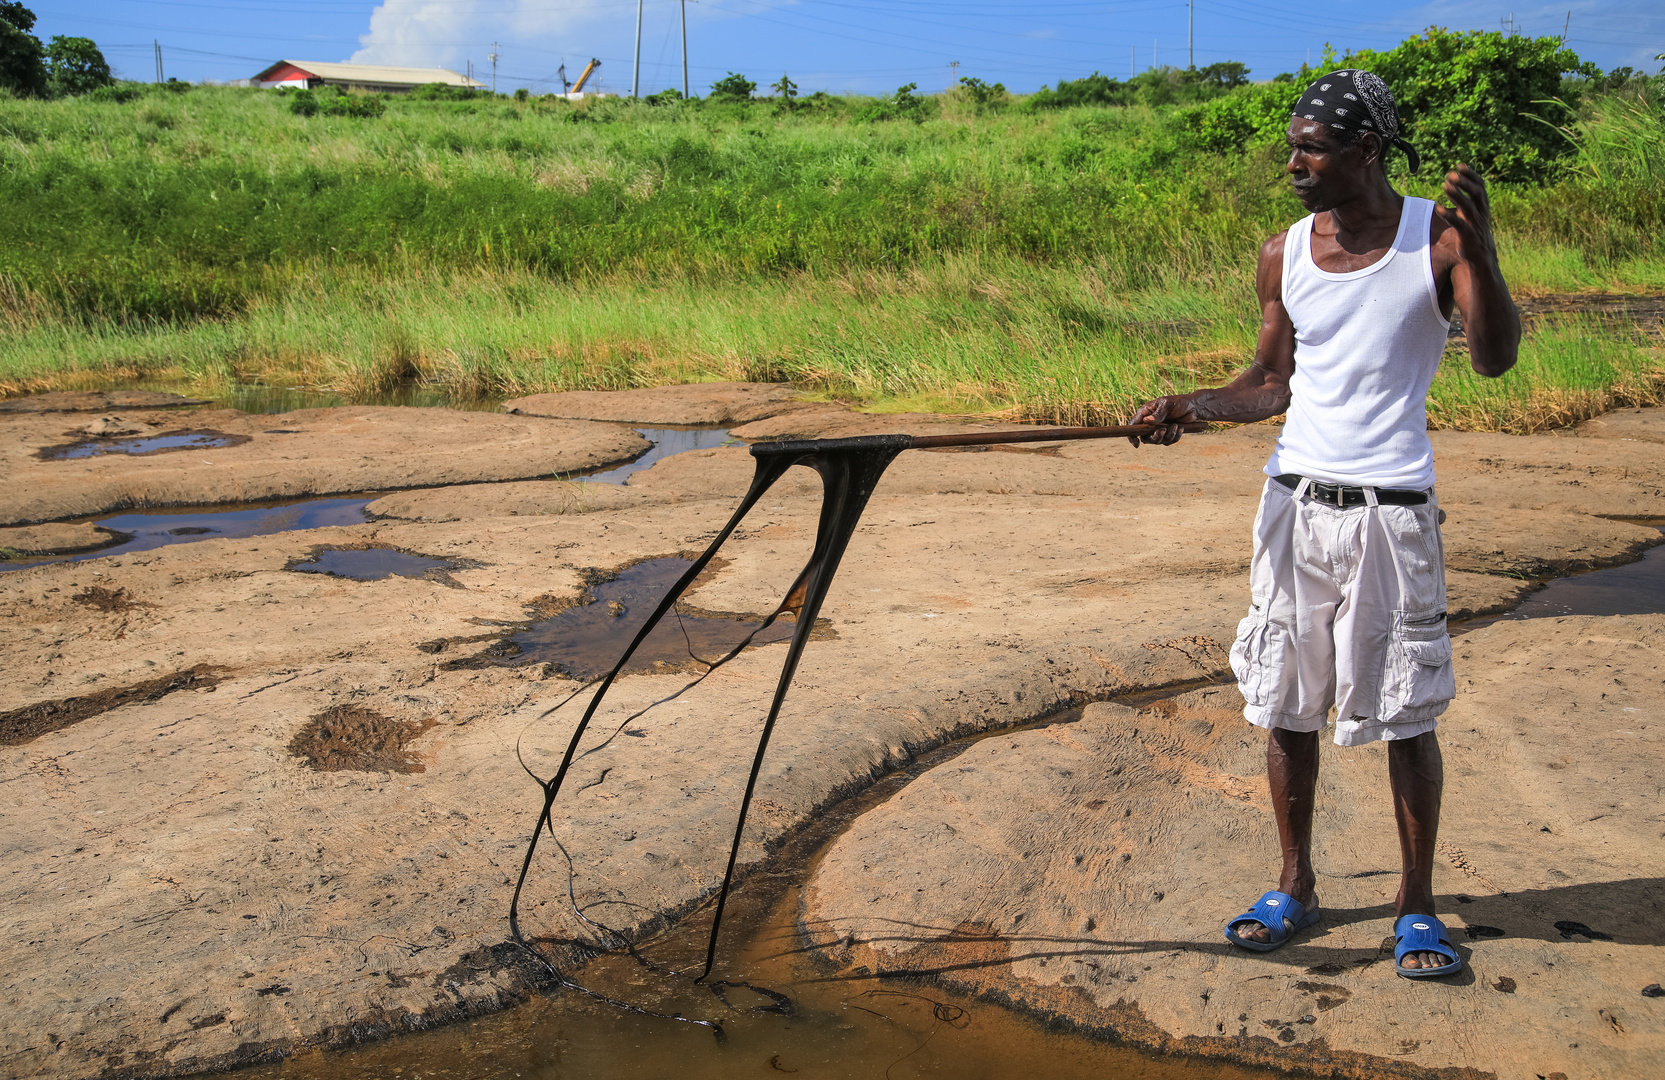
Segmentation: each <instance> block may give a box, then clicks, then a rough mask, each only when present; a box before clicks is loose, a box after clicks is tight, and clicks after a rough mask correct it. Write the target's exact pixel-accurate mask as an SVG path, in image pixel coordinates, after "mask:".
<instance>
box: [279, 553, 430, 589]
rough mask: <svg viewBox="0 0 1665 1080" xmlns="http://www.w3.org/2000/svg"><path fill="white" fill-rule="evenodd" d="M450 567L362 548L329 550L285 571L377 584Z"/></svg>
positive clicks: (426, 558)
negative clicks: (356, 549) (384, 580)
mask: <svg viewBox="0 0 1665 1080" xmlns="http://www.w3.org/2000/svg"><path fill="white" fill-rule="evenodd" d="M450 567H451V564H450V563H449V562H447V561H446V560H444V559H431V558H429V557H428V556H426V555H412V554H411V553H410V552H408V551H395V550H393V549H392V548H366V549H365V550H362V551H353V550H345V549H341V548H331V549H329V550H328V551H320V552H319V553H318V554H317V555H316V556H315V557H314V558H312V559H310V560H308V561H307V562H299V563H296V564H295V565H293V566H291V567H289V569H290V570H294V571H295V572H297V573H301V574H328V575H329V576H330V577H344V578H352V579H353V580H355V581H381V580H383V579H385V578H390V577H412V578H419V577H425V576H426V575H427V573H428V571H430V570H448V569H450Z"/></svg>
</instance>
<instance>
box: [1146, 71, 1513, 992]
mask: <svg viewBox="0 0 1665 1080" xmlns="http://www.w3.org/2000/svg"><path fill="white" fill-rule="evenodd" d="M1288 142H1289V151H1290V152H1289V164H1288V166H1287V170H1288V173H1289V175H1290V178H1291V180H1292V181H1293V185H1294V188H1295V195H1296V197H1297V198H1299V199H1300V200H1301V204H1302V205H1303V206H1305V207H1306V208H1307V209H1308V210H1310V211H1311V212H1312V214H1311V216H1310V217H1307V218H1305V219H1304V220H1302V221H1300V222H1297V223H1296V224H1295V225H1293V226H1291V227H1290V229H1289V230H1288V231H1286V232H1284V233H1282V234H1280V235H1278V236H1274V237H1273V238H1272V239H1270V240H1268V241H1267V242H1266V243H1265V244H1264V245H1263V246H1262V247H1261V249H1260V265H1259V268H1258V270H1257V272H1256V279H1255V280H1256V292H1257V294H1258V296H1259V299H1260V307H1261V325H1260V338H1259V343H1258V345H1257V348H1256V350H1255V358H1254V363H1253V364H1252V365H1251V366H1250V367H1249V369H1248V370H1247V371H1245V372H1244V373H1243V374H1242V375H1240V376H1238V378H1237V379H1236V380H1235V381H1234V382H1232V383H1231V384H1230V385H1229V386H1224V387H1220V388H1217V389H1209V390H1198V391H1196V392H1195V393H1190V394H1179V395H1174V396H1171V397H1164V398H1158V399H1156V400H1155V401H1151V402H1148V403H1146V404H1145V405H1143V406H1142V407H1140V409H1139V411H1138V412H1137V413H1136V414H1135V415H1134V416H1133V419H1132V421H1131V422H1132V423H1135V424H1146V423H1148V424H1154V425H1155V430H1154V431H1153V432H1152V433H1151V434H1150V435H1148V436H1145V437H1143V440H1142V441H1144V442H1148V443H1155V444H1158V445H1163V446H1167V445H1172V444H1173V443H1175V442H1177V441H1178V440H1179V437H1180V434H1181V428H1180V425H1183V424H1186V423H1191V422H1194V421H1213V420H1218V421H1226V422H1230V423H1252V422H1254V421H1257V420H1265V419H1267V418H1268V417H1272V416H1276V415H1278V414H1279V413H1287V414H1288V417H1287V420H1286V421H1285V424H1284V427H1283V431H1282V433H1281V435H1280V437H1279V439H1278V443H1277V448H1276V449H1275V450H1274V451H1273V452H1272V457H1271V459H1270V460H1269V461H1268V462H1267V464H1266V470H1265V471H1266V473H1267V476H1268V477H1269V479H1268V480H1267V482H1266V488H1265V491H1264V492H1263V494H1262V496H1261V504H1260V511H1259V514H1258V515H1257V517H1256V519H1255V537H1254V559H1253V563H1252V566H1251V570H1250V575H1249V577H1250V588H1251V592H1252V605H1251V607H1250V609H1249V615H1248V617H1247V618H1245V619H1244V620H1243V622H1242V623H1241V624H1240V625H1239V627H1238V633H1237V640H1236V642H1235V643H1234V644H1233V646H1232V650H1231V661H1232V669H1233V671H1234V673H1235V674H1236V675H1237V679H1238V684H1239V686H1240V687H1241V689H1242V691H1243V697H1244V700H1245V701H1246V702H1247V707H1246V708H1245V709H1244V715H1245V717H1246V718H1247V719H1248V720H1249V721H1250V722H1251V723H1253V724H1256V725H1258V726H1260V727H1264V728H1266V729H1268V730H1267V736H1268V737H1267V743H1266V767H1267V778H1268V781H1269V783H1270V787H1271V793H1272V804H1273V808H1274V811H1275V813H1276V817H1277V824H1278V837H1279V840H1280V841H1281V844H1282V848H1283V872H1282V876H1281V877H1280V879H1279V882H1278V887H1277V889H1276V890H1274V891H1272V892H1268V893H1267V894H1266V895H1264V896H1263V897H1261V899H1260V902H1259V903H1257V904H1256V905H1255V906H1254V907H1253V908H1251V909H1250V910H1249V911H1248V912H1246V913H1245V914H1243V915H1240V916H1238V917H1237V918H1235V919H1233V920H1232V921H1231V922H1230V923H1228V924H1227V926H1226V938H1227V940H1229V941H1231V942H1232V943H1233V944H1236V945H1239V946H1242V947H1243V948H1246V949H1253V950H1256V951H1270V950H1272V949H1276V948H1278V947H1280V946H1282V945H1283V944H1284V943H1285V942H1286V941H1288V940H1289V938H1290V935H1291V934H1293V933H1294V932H1295V931H1297V930H1300V929H1302V928H1303V927H1306V926H1310V925H1312V924H1313V923H1315V922H1317V921H1318V918H1319V908H1318V898H1317V897H1316V896H1314V895H1313V889H1314V885H1315V881H1316V879H1315V875H1314V872H1313V866H1312V811H1313V797H1314V791H1315V789H1316V787H1317V782H1318V737H1319V733H1320V732H1321V731H1322V729H1323V728H1324V726H1325V723H1326V721H1327V718H1328V715H1329V711H1330V709H1331V707H1332V706H1333V707H1334V708H1335V709H1336V714H1337V715H1336V732H1335V741H1336V742H1337V743H1338V744H1340V745H1343V746H1359V745H1363V744H1365V743H1369V742H1374V741H1376V740H1378V739H1383V740H1387V741H1388V778H1389V782H1390V784H1391V786H1392V792H1393V808H1394V815H1395V818H1396V819H1397V822H1398V827H1399V848H1400V855H1401V862H1402V875H1403V876H1402V878H1401V880H1400V885H1399V896H1398V900H1397V904H1396V914H1397V915H1398V916H1399V918H1398V920H1397V921H1396V923H1395V925H1394V934H1395V937H1396V938H1397V940H1398V944H1397V946H1396V948H1395V951H1394V966H1395V969H1396V970H1397V971H1398V973H1399V974H1400V975H1402V976H1405V977H1407V978H1425V977H1427V976H1430V975H1451V974H1455V973H1456V972H1457V971H1459V970H1460V969H1461V968H1462V959H1461V958H1460V957H1459V956H1458V955H1457V952H1456V950H1455V949H1454V948H1452V946H1451V942H1450V940H1449V939H1448V938H1447V935H1446V932H1445V927H1444V925H1443V924H1442V923H1441V922H1440V921H1439V920H1438V919H1437V918H1435V917H1434V892H1433V871H1434V839H1435V835H1436V833H1437V831H1438V828H1439V813H1440V794H1441V791H1442V788H1443V786H1444V773H1443V766H1442V764H1441V759H1440V748H1439V742H1438V737H1437V736H1436V735H1435V733H1434V727H1435V724H1436V717H1438V716H1439V715H1440V714H1441V713H1442V712H1444V711H1445V709H1446V706H1447V705H1449V704H1450V701H1451V698H1452V697H1454V696H1455V694H1456V679H1455V676H1454V675H1453V673H1452V668H1451V639H1450V637H1449V636H1447V634H1446V626H1445V553H1444V548H1443V547H1442V545H1441V541H1440V534H1439V523H1440V519H1441V517H1442V516H1443V515H1442V514H1441V513H1440V510H1439V505H1438V503H1437V501H1436V500H1435V498H1434V490H1433V487H1434V468H1433V444H1432V443H1431V442H1430V441H1429V439H1428V433H1427V394H1428V387H1429V385H1430V383H1431V382H1432V381H1433V378H1434V373H1435V371H1436V370H1437V369H1438V367H1439V362H1440V356H1441V354H1442V353H1443V351H1444V349H1445V341H1446V331H1447V329H1448V327H1449V320H1450V317H1451V312H1452V308H1453V306H1455V307H1456V309H1457V310H1458V311H1460V312H1461V313H1462V318H1463V328H1464V330H1465V331H1466V333H1467V336H1468V348H1469V358H1470V362H1471V364H1472V365H1473V367H1474V370H1475V371H1476V372H1477V373H1479V374H1481V375H1485V376H1490V377H1494V378H1495V377H1497V376H1500V375H1502V374H1503V373H1504V372H1506V371H1508V370H1509V369H1510V368H1511V367H1513V366H1514V363H1515V356H1516V350H1517V348H1518V347H1519V344H1520V316H1519V313H1518V312H1517V311H1516V310H1515V306H1514V303H1513V301H1511V300H1510V298H1509V289H1508V286H1507V285H1506V284H1505V283H1504V280H1503V275H1502V273H1501V272H1500V270H1499V268H1498V262H1497V248H1496V245H1495V244H1494V243H1493V240H1492V232H1491V215H1490V209H1489V205H1488V202H1487V197H1486V188H1485V184H1484V183H1483V182H1482V181H1481V179H1480V177H1479V175H1478V174H1476V173H1475V172H1474V170H1473V169H1470V168H1469V167H1468V166H1466V165H1459V166H1457V168H1456V169H1455V170H1454V171H1452V172H1451V173H1449V174H1448V175H1447V176H1446V180H1445V194H1446V196H1447V197H1448V198H1449V199H1450V200H1451V202H1452V204H1453V207H1452V208H1451V209H1446V208H1443V207H1437V206H1435V205H1434V203H1432V202H1430V201H1428V200H1426V199H1412V198H1405V197H1404V196H1401V195H1399V194H1398V193H1397V192H1395V191H1394V190H1393V188H1392V186H1391V185H1390V184H1389V183H1388V178H1387V172H1386V167H1385V160H1386V156H1387V154H1388V153H1389V151H1390V149H1392V148H1394V147H1399V148H1402V149H1403V150H1404V151H1405V153H1406V154H1407V155H1408V156H1409V158H1410V163H1411V168H1412V169H1413V170H1414V169H1415V168H1416V167H1417V158H1416V152H1415V151H1414V150H1412V149H1411V147H1410V146H1409V145H1407V144H1406V143H1405V142H1404V141H1403V140H1402V139H1401V138H1400V129H1399V117H1398V113H1397V111H1396V110H1395V107H1394V103H1393V95H1392V94H1391V93H1390V92H1389V90H1388V88H1387V85H1386V84H1385V83H1383V82H1382V80H1381V79H1379V78H1377V77H1376V76H1374V75H1372V74H1370V73H1368V72H1364V71H1358V70H1354V69H1347V70H1341V71H1336V72H1332V73H1330V74H1328V75H1325V76H1323V77H1322V78H1320V79H1318V80H1317V81H1315V82H1314V83H1313V84H1312V85H1311V86H1309V87H1308V88H1307V89H1306V91H1305V92H1304V93H1303V94H1302V95H1301V98H1300V102H1299V104H1297V105H1296V107H1295V115H1294V118H1293V119H1292V120H1291V121H1290V124H1289V131H1288ZM1140 441H1141V440H1139V439H1135V440H1134V444H1135V445H1138V443H1139V442H1140Z"/></svg>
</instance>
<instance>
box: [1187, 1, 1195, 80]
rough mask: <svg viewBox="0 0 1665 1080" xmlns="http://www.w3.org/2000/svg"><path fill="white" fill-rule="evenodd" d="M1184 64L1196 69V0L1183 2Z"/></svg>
mask: <svg viewBox="0 0 1665 1080" xmlns="http://www.w3.org/2000/svg"><path fill="white" fill-rule="evenodd" d="M1185 64H1186V66H1187V67H1189V68H1190V69H1191V70H1192V71H1195V70H1197V0H1187V2H1186V4H1185Z"/></svg>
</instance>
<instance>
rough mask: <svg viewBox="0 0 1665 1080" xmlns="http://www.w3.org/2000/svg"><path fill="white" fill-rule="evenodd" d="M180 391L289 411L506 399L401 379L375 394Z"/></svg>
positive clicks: (487, 403)
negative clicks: (469, 395)
mask: <svg viewBox="0 0 1665 1080" xmlns="http://www.w3.org/2000/svg"><path fill="white" fill-rule="evenodd" d="M166 389H169V390H176V391H177V392H178V393H182V394H183V393H192V392H194V393H197V394H199V395H203V396H207V397H208V398H209V399H210V403H209V406H208V407H209V408H212V409H237V410H238V411H240V412H246V413H264V414H268V415H270V414H275V413H286V412H294V411H296V410H297V409H333V408H337V407H340V406H344V405H396V406H401V407H408V408H419V409H420V408H445V409H461V410H464V411H466V412H496V411H497V410H498V407H499V406H501V405H502V403H503V399H502V398H496V397H490V398H467V399H463V398H456V397H453V396H452V395H450V394H447V393H446V392H445V391H443V390H436V389H433V388H430V387H425V386H418V385H415V384H412V383H402V384H400V385H398V386H395V387H393V388H392V389H389V390H384V391H382V392H380V393H376V394H353V395H351V396H348V395H346V394H342V393H340V392H338V391H335V390H330V389H328V388H327V387H317V386H262V385H259V384H255V383H239V384H236V385H232V386H225V387H217V388H212V389H208V390H202V389H200V388H197V387H194V386H193V387H188V388H186V389H178V388H177V387H167V388H166Z"/></svg>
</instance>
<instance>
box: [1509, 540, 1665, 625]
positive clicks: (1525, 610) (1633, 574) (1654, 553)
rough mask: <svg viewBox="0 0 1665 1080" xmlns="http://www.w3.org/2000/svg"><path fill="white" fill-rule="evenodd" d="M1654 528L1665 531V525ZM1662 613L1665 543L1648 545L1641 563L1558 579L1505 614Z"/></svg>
mask: <svg viewBox="0 0 1665 1080" xmlns="http://www.w3.org/2000/svg"><path fill="white" fill-rule="evenodd" d="M1650 524H1651V523H1650ZM1655 527H1656V528H1659V529H1660V530H1661V531H1662V532H1665V526H1655ZM1662 612H1665V545H1661V546H1659V547H1652V548H1649V549H1648V551H1647V554H1645V555H1643V556H1642V558H1641V560H1640V561H1639V562H1633V563H1626V564H1625V565H1623V566H1610V567H1608V568H1606V569H1605V570H1592V571H1590V572H1589V573H1585V574H1576V575H1574V576H1572V577H1564V578H1556V579H1555V580H1554V581H1551V582H1550V583H1549V584H1548V585H1545V586H1544V587H1543V588H1542V589H1540V590H1538V591H1537V592H1535V593H1533V594H1532V595H1531V596H1529V597H1527V598H1526V600H1525V601H1524V602H1523V603H1522V604H1521V605H1520V606H1519V607H1517V608H1515V609H1514V610H1513V611H1511V612H1509V614H1508V615H1507V616H1505V617H1506V618H1510V619H1548V618H1556V617H1559V616H1562V615H1658V614H1660V613H1662Z"/></svg>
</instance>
